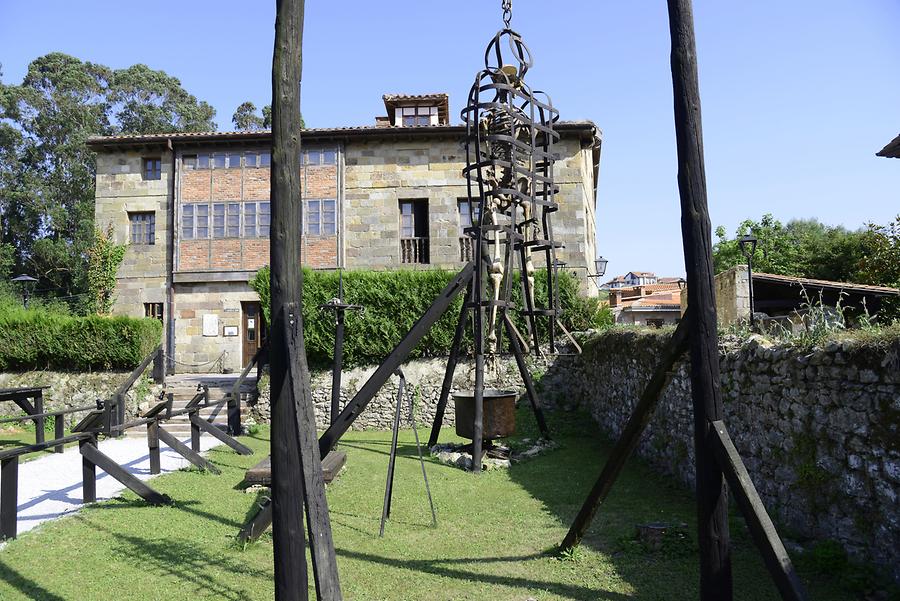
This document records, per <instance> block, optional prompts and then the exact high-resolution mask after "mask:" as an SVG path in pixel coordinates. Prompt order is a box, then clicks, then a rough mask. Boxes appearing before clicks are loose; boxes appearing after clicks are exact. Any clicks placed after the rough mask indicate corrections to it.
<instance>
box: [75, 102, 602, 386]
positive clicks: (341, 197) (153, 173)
mask: <svg viewBox="0 0 900 601" xmlns="http://www.w3.org/2000/svg"><path fill="white" fill-rule="evenodd" d="M384 104H385V109H386V111H387V116H384V117H378V118H376V122H375V124H374V125H371V126H362V127H338V128H326V129H307V130H304V132H303V156H302V171H301V174H300V175H301V186H302V190H303V193H302V195H303V228H304V231H303V232H302V244H303V248H302V257H303V261H304V264H306V265H308V266H310V267H313V268H317V269H337V268H346V269H400V268H409V269H428V268H440V269H449V270H455V269H459V268H460V267H461V266H462V265H463V263H464V262H465V261H466V260H468V259H469V258H470V257H471V253H472V248H471V244H469V243H468V239H466V238H464V237H463V235H462V228H463V227H466V226H468V225H470V218H469V214H470V213H469V207H468V203H467V202H466V200H465V199H466V185H465V180H464V179H463V177H462V168H463V166H464V162H465V151H464V146H463V138H464V136H465V127H464V126H462V125H450V124H449V101H448V97H447V95H446V94H431V95H417V96H408V95H388V96H384ZM557 129H558V131H559V132H560V135H561V139H560V141H559V143H558V144H557V145H555V149H556V151H557V152H558V154H559V160H558V161H557V163H556V170H555V177H556V182H557V184H558V186H559V203H560V210H559V212H557V213H556V214H555V215H554V222H553V223H554V235H555V237H556V238H557V239H560V240H561V241H562V242H563V243H564V244H565V248H564V249H562V250H561V251H560V253H559V259H560V260H562V261H565V262H566V263H567V264H568V265H569V266H573V267H585V268H588V269H593V267H592V266H593V264H594V263H593V260H594V257H595V256H596V250H595V241H594V236H595V229H594V219H595V217H594V210H595V201H596V183H597V172H598V167H599V160H600V137H599V136H600V133H599V131H598V129H597V127H596V126H595V125H594V124H593V123H592V122H590V121H577V122H561V123H559V124H558V125H557ZM88 144H89V146H90V147H91V148H92V149H93V150H94V151H95V152H96V153H97V179H96V209H95V216H96V223H97V227H100V228H106V227H107V226H109V225H111V226H112V227H113V231H114V233H115V239H116V242H119V243H122V242H127V243H128V245H129V246H128V250H127V252H126V255H125V259H124V261H123V263H122V265H121V267H120V269H119V272H118V274H117V280H118V283H117V290H116V300H115V306H114V312H115V313H117V314H122V315H133V316H149V317H157V318H159V319H161V320H162V321H163V322H164V325H165V344H166V348H167V349H168V351H169V356H170V357H173V358H174V360H175V361H176V365H177V370H178V371H215V370H217V369H220V368H229V369H235V370H236V369H240V368H241V366H242V365H244V364H245V362H246V361H248V360H249V358H250V356H252V354H253V353H254V352H255V350H256V348H257V347H258V345H259V344H260V341H261V339H262V338H263V337H264V336H265V331H264V328H265V325H264V324H263V323H262V321H261V320H262V315H261V312H260V307H259V299H258V297H257V295H256V293H255V292H253V291H252V290H251V289H250V287H249V286H248V284H247V282H248V280H249V279H250V278H252V277H253V275H254V273H255V272H256V271H257V270H258V269H259V268H260V267H263V266H264V265H266V264H268V262H269V222H270V215H271V205H270V194H269V178H270V172H269V164H270V161H271V156H270V149H271V135H270V132H269V131H248V132H209V133H179V134H150V135H132V136H110V137H94V138H91V139H90V140H89V141H88ZM578 271H579V272H581V274H584V270H578ZM585 290H590V287H589V286H585Z"/></svg>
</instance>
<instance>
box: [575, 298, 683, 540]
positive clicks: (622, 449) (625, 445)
mask: <svg viewBox="0 0 900 601" xmlns="http://www.w3.org/2000/svg"><path fill="white" fill-rule="evenodd" d="M688 319H689V317H688V316H687V315H685V318H684V319H683V320H681V323H680V324H678V327H677V328H676V329H675V333H674V334H673V335H672V338H671V339H670V340H669V342H668V343H667V344H666V347H665V349H664V350H663V356H662V360H661V361H660V363H659V365H658V366H657V368H656V371H655V372H653V375H652V376H651V377H650V382H649V383H648V384H647V386H646V388H644V392H643V394H641V398H640V400H638V403H637V405H635V407H634V411H632V413H631V417H629V418H628V423H627V424H625V429H624V430H622V434H621V435H620V436H619V440H617V441H616V445H615V446H614V447H613V450H612V452H611V453H610V454H609V459H608V460H607V461H606V465H605V466H603V471H602V472H601V473H600V478H598V479H597V483H596V484H594V487H593V488H592V489H591V492H590V493H589V494H588V497H587V499H585V501H584V505H582V506H581V510H580V511H579V512H578V515H577V516H576V517H575V521H574V522H572V527H571V528H569V533H568V534H566V538H565V539H564V540H563V542H562V544H561V545H560V550H561V551H568V550H569V549H572V548H573V547H575V546H577V545H578V544H579V543H581V539H582V537H583V536H584V533H585V532H587V529H588V528H589V527H590V525H591V522H592V521H593V520H594V516H595V515H596V513H597V510H598V509H599V508H600V505H601V504H602V503H603V501H605V500H606V497H607V495H608V494H609V491H610V490H611V489H612V485H613V484H614V483H615V481H616V479H617V478H618V477H619V473H621V471H622V468H623V467H624V466H625V461H626V460H627V459H628V457H629V455H631V453H632V452H633V451H634V449H635V447H637V444H638V441H639V440H640V439H641V434H643V432H644V430H645V429H646V427H647V424H648V423H649V422H650V418H651V417H652V416H653V412H654V411H655V410H656V405H657V403H658V401H659V398H660V397H661V396H662V393H663V390H664V389H665V385H666V382H668V379H669V376H668V374H669V372H670V371H671V369H672V367H673V366H674V365H675V362H676V361H678V359H679V357H681V356H682V355H684V353H685V352H687V346H688V332H689V326H688Z"/></svg>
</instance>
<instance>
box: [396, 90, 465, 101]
mask: <svg viewBox="0 0 900 601" xmlns="http://www.w3.org/2000/svg"><path fill="white" fill-rule="evenodd" d="M449 98H450V96H449V95H448V94H446V93H445V92H437V93H434V94H385V95H384V96H382V99H384V101H385V102H396V101H398V100H424V101H431V100H434V101H441V100H447V99H449Z"/></svg>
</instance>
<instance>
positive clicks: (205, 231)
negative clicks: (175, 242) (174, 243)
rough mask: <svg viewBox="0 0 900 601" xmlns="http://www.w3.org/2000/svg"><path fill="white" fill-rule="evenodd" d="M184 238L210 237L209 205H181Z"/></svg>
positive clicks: (202, 238) (200, 238) (182, 236)
mask: <svg viewBox="0 0 900 601" xmlns="http://www.w3.org/2000/svg"><path fill="white" fill-rule="evenodd" d="M181 238H182V240H194V239H196V240H205V239H207V238H209V205H208V204H200V203H191V204H186V205H183V206H182V207H181Z"/></svg>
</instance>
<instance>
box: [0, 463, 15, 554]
mask: <svg viewBox="0 0 900 601" xmlns="http://www.w3.org/2000/svg"><path fill="white" fill-rule="evenodd" d="M18 506H19V457H18V456H17V455H16V456H13V457H7V458H6V459H3V460H2V461H0V538H16V531H17V527H16V523H17V520H18Z"/></svg>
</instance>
